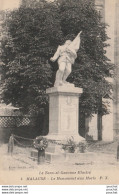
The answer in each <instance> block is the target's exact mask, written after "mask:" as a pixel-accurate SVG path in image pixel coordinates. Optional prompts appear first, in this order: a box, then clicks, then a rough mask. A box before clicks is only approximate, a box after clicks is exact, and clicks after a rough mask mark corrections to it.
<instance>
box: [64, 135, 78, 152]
mask: <svg viewBox="0 0 119 194" xmlns="http://www.w3.org/2000/svg"><path fill="white" fill-rule="evenodd" d="M76 147H77V146H76V143H75V141H74V139H73V138H69V139H68V140H67V142H66V144H63V145H62V149H63V150H65V151H66V152H68V153H74V152H75V150H76Z"/></svg>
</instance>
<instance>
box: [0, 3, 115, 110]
mask: <svg viewBox="0 0 119 194" xmlns="http://www.w3.org/2000/svg"><path fill="white" fill-rule="evenodd" d="M38 5H39V6H38ZM6 26H7V32H8V33H7V34H6V36H4V37H3V40H2V42H1V44H2V55H1V59H2V61H3V65H2V68H3V71H4V85H3V89H4V90H3V99H4V101H5V102H6V103H10V102H12V104H13V105H15V106H18V107H24V108H25V109H26V110H27V112H28V111H31V112H33V110H35V112H39V110H40V111H43V110H44V109H45V107H46V106H47V104H48V98H47V96H46V94H45V91H46V88H48V87H51V86H53V83H54V75H55V71H56V70H57V65H56V64H57V63H55V65H53V64H52V63H50V62H49V58H50V57H51V56H52V55H53V54H54V52H55V51H56V48H57V46H58V45H59V44H60V45H61V44H63V43H64V41H65V40H67V39H71V40H73V38H74V37H75V36H76V35H77V33H78V32H79V31H81V30H82V32H83V33H82V34H81V47H80V50H79V52H78V57H77V59H76V62H75V64H74V65H73V68H72V69H73V71H72V73H71V75H70V77H69V78H68V80H69V81H70V82H73V83H74V84H75V85H76V86H78V87H82V88H83V94H82V96H81V98H80V106H81V110H82V111H83V112H84V113H86V114H91V113H93V112H98V111H99V109H100V112H103V114H104V113H107V110H106V109H104V107H103V108H102V106H101V98H102V97H104V96H105V95H106V96H108V98H110V95H111V92H112V84H111V83H109V82H108V81H107V80H106V78H107V77H110V76H112V75H111V73H110V70H112V71H113V69H114V66H113V65H112V64H110V63H109V60H108V59H107V57H106V55H105V54H106V47H107V46H108V44H107V43H106V41H107V39H108V37H107V34H106V24H104V23H102V22H101V17H100V14H99V13H98V12H97V11H96V10H95V6H94V4H93V2H92V1H91V0H75V1H74V0H67V1H66V0H55V1H54V2H52V3H48V2H46V1H45V0H44V1H43V0H42V3H41V4H37V6H36V7H33V8H32V7H30V6H29V7H27V6H26V7H23V6H22V7H20V8H19V9H18V10H15V11H13V12H11V13H10V14H9V17H7V19H6V21H5V23H4V26H3V27H6Z"/></svg>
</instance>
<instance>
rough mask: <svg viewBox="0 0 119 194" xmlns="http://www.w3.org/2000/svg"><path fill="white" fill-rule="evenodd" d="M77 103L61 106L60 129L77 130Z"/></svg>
mask: <svg viewBox="0 0 119 194" xmlns="http://www.w3.org/2000/svg"><path fill="white" fill-rule="evenodd" d="M77 114H78V112H77V109H76V105H71V106H68V105H64V106H63V105H62V106H61V108H60V130H61V131H62V132H64V131H65V132H67V133H72V134H73V133H75V131H76V130H77V122H78V121H77Z"/></svg>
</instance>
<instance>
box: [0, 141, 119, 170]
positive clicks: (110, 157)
mask: <svg viewBox="0 0 119 194" xmlns="http://www.w3.org/2000/svg"><path fill="white" fill-rule="evenodd" d="M117 145H118V141H117V140H116V141H114V142H91V143H89V144H88V146H87V149H86V152H85V153H79V154H78V156H79V157H73V156H77V154H75V155H74V154H68V156H67V157H66V160H65V161H64V162H63V165H66V166H67V165H75V166H90V167H91V168H95V167H97V166H98V167H99V168H100V167H101V168H102V166H103V167H107V168H108V167H113V168H116V167H117V166H119V161H117ZM31 150H34V149H33V148H31V147H21V146H18V145H15V146H14V150H13V154H12V155H11V154H8V145H7V144H1V145H0V155H1V156H2V159H1V160H0V162H2V168H3V169H4V170H15V169H37V168H39V166H41V165H38V163H37V160H33V159H32V158H31ZM42 165H46V166H48V165H50V166H52V165H53V164H51V163H48V162H45V163H44V164H42ZM57 165H58V164H57Z"/></svg>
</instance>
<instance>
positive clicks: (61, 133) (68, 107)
mask: <svg viewBox="0 0 119 194" xmlns="http://www.w3.org/2000/svg"><path fill="white" fill-rule="evenodd" d="M46 93H47V94H48V95H49V134H48V136H47V137H48V138H49V139H54V140H64V139H67V138H68V137H71V136H73V137H75V138H76V139H79V140H80V139H83V138H82V137H80V136H79V134H78V120H79V96H80V95H81V93H82V88H77V87H74V85H73V84H69V85H64V86H58V87H53V88H49V89H47V90H46Z"/></svg>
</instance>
